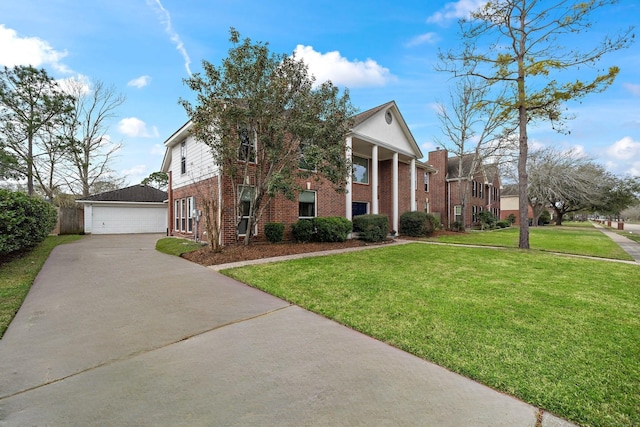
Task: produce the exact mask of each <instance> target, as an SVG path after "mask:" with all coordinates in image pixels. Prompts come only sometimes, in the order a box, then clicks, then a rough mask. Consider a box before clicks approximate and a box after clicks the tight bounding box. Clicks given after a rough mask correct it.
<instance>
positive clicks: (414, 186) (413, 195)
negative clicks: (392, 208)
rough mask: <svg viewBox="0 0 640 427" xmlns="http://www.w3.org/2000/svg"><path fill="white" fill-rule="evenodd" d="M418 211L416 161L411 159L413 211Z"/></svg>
mask: <svg viewBox="0 0 640 427" xmlns="http://www.w3.org/2000/svg"><path fill="white" fill-rule="evenodd" d="M415 210H417V209H416V159H411V211H415Z"/></svg>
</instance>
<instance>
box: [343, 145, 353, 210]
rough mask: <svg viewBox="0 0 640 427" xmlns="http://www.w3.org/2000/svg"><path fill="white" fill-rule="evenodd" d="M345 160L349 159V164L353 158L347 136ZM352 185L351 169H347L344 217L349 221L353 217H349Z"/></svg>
mask: <svg viewBox="0 0 640 427" xmlns="http://www.w3.org/2000/svg"><path fill="white" fill-rule="evenodd" d="M346 145H347V152H346V155H347V160H348V161H349V164H351V162H352V160H353V155H352V152H351V150H352V147H353V142H352V140H351V137H350V136H348V137H347V143H346ZM352 187H353V174H352V172H351V170H349V173H348V174H347V187H346V191H345V204H346V206H345V218H347V219H348V220H349V221H351V220H352V219H353V218H352V217H351V215H352V211H351V204H352V202H353V199H352V195H351V190H352Z"/></svg>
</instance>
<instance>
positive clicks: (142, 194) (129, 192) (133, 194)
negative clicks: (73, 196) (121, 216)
mask: <svg viewBox="0 0 640 427" xmlns="http://www.w3.org/2000/svg"><path fill="white" fill-rule="evenodd" d="M167 197H168V196H167V192H166V191H162V190H158V189H157V188H154V187H150V186H148V185H143V184H139V185H132V186H131V187H125V188H120V189H118V190H112V191H105V192H104V193H98V194H93V195H91V196H87V197H85V198H83V199H82V200H78V202H85V201H86V202H164V201H166V200H167Z"/></svg>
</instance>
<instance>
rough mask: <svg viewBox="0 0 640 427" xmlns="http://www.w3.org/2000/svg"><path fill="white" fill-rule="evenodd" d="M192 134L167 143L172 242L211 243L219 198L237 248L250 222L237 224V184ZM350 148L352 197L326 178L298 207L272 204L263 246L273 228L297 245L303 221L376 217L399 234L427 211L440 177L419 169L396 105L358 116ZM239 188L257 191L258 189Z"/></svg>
mask: <svg viewBox="0 0 640 427" xmlns="http://www.w3.org/2000/svg"><path fill="white" fill-rule="evenodd" d="M191 126H192V124H191V123H190V122H188V123H186V124H185V125H183V126H182V127H181V128H180V129H178V130H177V131H176V132H175V133H174V134H173V135H171V136H170V137H169V138H168V139H167V140H166V141H165V143H164V145H165V147H166V151H165V156H164V159H163V161H162V168H161V170H162V171H163V172H166V173H167V174H168V175H169V188H168V200H169V204H168V209H169V211H168V231H169V234H170V235H173V236H182V237H189V238H194V237H197V238H203V240H206V236H203V231H204V227H203V224H201V223H200V221H199V214H200V213H201V211H202V209H203V199H204V198H206V197H215V198H217V200H218V203H219V206H220V209H219V211H218V219H219V223H220V224H221V235H220V243H221V244H222V245H229V244H233V243H236V242H237V241H238V240H239V239H241V238H243V237H244V235H245V233H246V221H244V220H243V219H242V218H235V215H236V213H235V210H234V205H233V199H234V197H233V196H234V194H233V193H232V191H233V190H232V188H233V186H232V185H231V184H232V183H231V182H230V181H229V178H228V177H225V176H223V175H222V174H221V173H220V171H219V169H218V167H217V166H216V164H215V162H214V159H213V155H212V153H211V150H210V148H209V147H208V146H207V145H205V144H204V143H201V142H199V141H197V140H195V139H194V138H193V136H192V135H191V134H190V132H189V129H190V128H191ZM345 145H346V147H347V152H346V155H347V156H350V158H351V161H352V164H353V174H352V175H351V176H349V177H348V178H347V185H346V189H347V191H346V192H344V193H339V192H336V191H335V190H334V189H333V188H332V187H331V185H330V184H329V183H328V182H327V181H326V180H323V179H322V178H321V177H320V179H318V180H316V179H308V180H300V181H299V182H298V184H299V186H300V188H302V190H301V191H299V194H298V197H297V200H294V201H291V200H288V199H286V198H285V197H283V196H278V197H275V198H272V199H270V200H269V202H268V206H267V208H266V211H265V214H264V215H263V217H262V218H261V220H260V222H259V223H258V224H257V225H256V234H255V239H256V240H261V239H263V238H264V224H266V223H268V222H282V223H285V225H286V227H285V230H286V236H285V238H291V234H290V229H291V227H290V225H291V224H293V223H295V222H297V221H298V220H299V219H301V218H311V217H326V216H343V217H346V218H347V219H349V220H351V219H352V218H353V217H354V216H356V215H360V214H366V213H371V214H384V215H387V216H388V217H389V224H390V227H391V228H392V229H394V230H398V222H399V217H400V215H401V214H402V213H404V212H406V211H414V210H423V209H425V208H427V209H428V206H429V188H428V183H429V176H430V175H433V174H434V173H435V172H436V170H435V169H434V168H433V167H431V166H429V165H427V164H426V163H423V162H420V161H419V159H420V158H422V152H421V151H420V148H419V147H418V144H417V143H416V141H415V139H414V137H413V135H412V134H411V131H410V130H409V127H408V126H407V124H406V122H405V120H404V118H403V117H402V114H401V113H400V111H399V109H398V106H397V105H396V103H395V102H394V101H391V102H388V103H386V104H383V105H380V106H378V107H375V108H372V109H370V110H367V111H364V112H362V113H360V114H358V115H356V116H355V117H354V124H353V128H352V129H351V130H350V132H349V133H348V134H347V135H346V141H345ZM249 181H251V180H249ZM238 184H240V185H246V186H248V187H251V182H247V183H238ZM240 203H248V202H246V201H242V200H241V201H240ZM246 211H248V206H247V209H246Z"/></svg>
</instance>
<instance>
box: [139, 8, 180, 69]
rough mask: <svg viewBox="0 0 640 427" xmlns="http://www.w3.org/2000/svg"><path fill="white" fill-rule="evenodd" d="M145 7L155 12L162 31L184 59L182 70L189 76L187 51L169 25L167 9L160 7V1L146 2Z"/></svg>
mask: <svg viewBox="0 0 640 427" xmlns="http://www.w3.org/2000/svg"><path fill="white" fill-rule="evenodd" d="M147 5H149V6H150V7H151V8H153V9H154V10H155V11H156V14H157V15H158V19H160V23H161V24H163V25H164V31H165V32H166V33H167V34H168V35H169V38H170V39H171V41H172V42H173V44H175V45H176V49H177V50H178V52H180V55H182V58H183V59H184V68H185V69H186V70H187V74H189V75H191V68H190V65H191V59H190V58H189V54H188V53H187V49H186V48H185V47H184V43H182V39H181V38H180V35H179V34H178V33H177V32H176V30H174V29H173V25H172V24H171V15H170V14H169V12H168V11H167V9H165V8H164V6H162V3H160V0H147Z"/></svg>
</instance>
